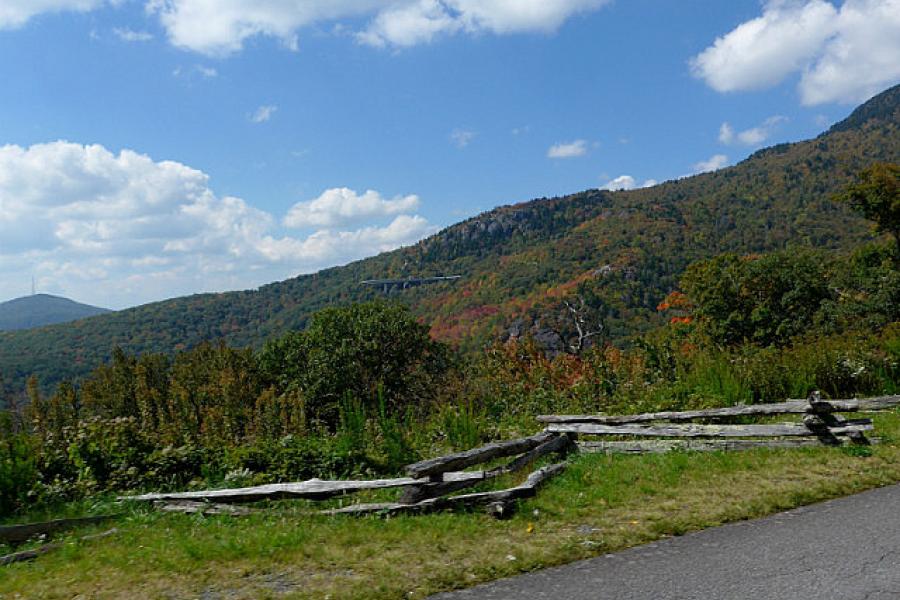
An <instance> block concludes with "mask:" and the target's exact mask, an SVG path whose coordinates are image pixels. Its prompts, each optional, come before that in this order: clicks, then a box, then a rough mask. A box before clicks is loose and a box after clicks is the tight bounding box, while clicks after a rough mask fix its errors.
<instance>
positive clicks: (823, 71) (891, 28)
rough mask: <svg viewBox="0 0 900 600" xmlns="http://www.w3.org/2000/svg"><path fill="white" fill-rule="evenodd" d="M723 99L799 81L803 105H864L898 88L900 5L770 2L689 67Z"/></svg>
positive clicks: (866, 0)
mask: <svg viewBox="0 0 900 600" xmlns="http://www.w3.org/2000/svg"><path fill="white" fill-rule="evenodd" d="M691 69H692V71H693V73H694V75H695V76H697V77H699V78H701V79H703V80H704V81H706V83H707V84H708V85H709V86H710V87H712V88H713V89H715V90H717V91H720V92H732V91H742V90H756V89H765V88H768V87H772V86H774V85H776V84H778V83H780V82H782V81H784V79H785V78H787V77H788V76H790V75H792V74H795V73H799V74H800V81H799V83H798V90H799V93H800V98H801V101H802V102H803V104H806V105H815V104H822V103H825V102H844V103H852V102H859V101H862V100H865V99H866V98H868V97H870V96H872V95H873V94H875V93H877V92H879V91H880V90H882V89H883V88H885V87H887V86H889V85H891V84H893V83H896V82H897V81H900V0H845V1H844V3H843V4H842V5H841V6H840V8H837V7H836V6H835V5H834V4H832V3H831V2H826V1H825V0H803V1H799V0H769V1H768V2H766V3H765V4H764V6H763V14H762V15H761V16H759V17H757V18H755V19H751V20H750V21H747V22H745V23H742V24H740V25H738V26H737V27H736V28H735V29H733V30H732V31H730V32H729V33H727V34H725V35H724V36H722V37H719V38H717V39H716V40H715V42H714V43H713V44H712V45H711V46H710V47H708V48H706V49H705V50H704V51H703V52H701V53H700V54H698V55H697V56H695V57H694V58H693V59H692V60H691Z"/></svg>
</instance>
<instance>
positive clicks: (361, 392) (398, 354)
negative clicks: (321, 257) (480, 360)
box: [259, 301, 450, 428]
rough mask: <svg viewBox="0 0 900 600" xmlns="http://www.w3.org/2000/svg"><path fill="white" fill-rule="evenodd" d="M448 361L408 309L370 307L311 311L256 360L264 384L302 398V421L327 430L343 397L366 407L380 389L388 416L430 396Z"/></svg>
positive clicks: (373, 402)
mask: <svg viewBox="0 0 900 600" xmlns="http://www.w3.org/2000/svg"><path fill="white" fill-rule="evenodd" d="M449 357H450V352H449V348H448V347H447V346H446V345H444V344H441V343H439V342H436V341H434V340H432V339H431V337H430V336H429V334H428V326H426V325H424V324H422V323H419V322H418V321H417V320H416V319H415V318H414V317H413V315H412V313H410V311H409V309H408V308H406V307H404V306H401V305H398V304H389V303H385V302H381V301H376V302H366V303H362V304H353V305H350V306H345V307H334V308H327V309H325V310H322V311H320V312H318V313H316V314H315V315H313V317H312V319H311V322H310V325H309V327H308V328H307V329H306V330H305V331H301V332H291V333H289V334H287V335H286V336H284V337H282V338H281V339H279V340H275V341H273V342H270V343H269V344H267V345H266V346H265V348H264V349H263V351H262V352H261V354H260V357H259V361H260V365H261V369H262V371H263V373H264V374H265V377H266V379H267V381H268V382H269V383H270V384H272V385H274V386H276V388H277V389H278V391H279V392H280V393H282V394H285V393H291V392H294V393H297V392H299V393H300V394H302V395H303V397H304V399H305V403H306V407H307V412H308V415H309V417H310V418H312V419H316V420H318V421H320V422H322V423H323V424H325V425H327V426H329V427H332V428H333V427H334V426H335V425H336V423H337V420H338V413H339V406H340V403H341V401H342V400H343V399H344V398H345V397H347V396H348V395H349V396H351V397H354V398H358V399H359V400H360V401H361V402H363V403H364V405H365V406H367V407H369V408H372V409H374V408H376V406H377V399H378V393H379V390H381V391H382V393H383V398H384V401H385V403H386V406H387V408H388V409H391V410H394V409H401V408H404V407H408V406H416V405H417V404H419V403H421V402H423V401H425V400H428V399H431V398H433V397H434V395H435V392H436V386H438V385H440V383H441V381H440V380H441V378H442V377H443V376H444V375H445V374H446V372H447V370H448V368H449Z"/></svg>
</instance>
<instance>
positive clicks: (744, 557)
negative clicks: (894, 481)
mask: <svg viewBox="0 0 900 600" xmlns="http://www.w3.org/2000/svg"><path fill="white" fill-rule="evenodd" d="M526 598H553V599H554V600H604V599H607V598H608V599H614V600H636V599H641V600H644V599H648V600H695V599H696V600H744V599H746V600H769V599H772V600H776V599H777V600H807V599H808V600H813V599H815V600H900V485H892V486H889V487H885V488H881V489H877V490H872V491H869V492H864V493H862V494H857V495H855V496H850V497H848V498H841V499H838V500H832V501H829V502H823V503H820V504H814V505H812V506H807V507H804V508H798V509H795V510H791V511H788V512H785V513H780V514H777V515H773V516H771V517H766V518H764V519H758V520H755V521H744V522H741V523H735V524H732V525H725V526H723V527H716V528H714V529H707V530H704V531H700V532H697V533H693V534H690V535H685V536H682V537H676V538H669V539H666V540H662V541H659V542H655V543H652V544H648V545H646V546H639V547H637V548H632V549H630V550H625V551H623V552H618V553H616V554H608V555H606V556H601V557H598V558H593V559H589V560H584V561H580V562H577V563H572V564H569V565H565V566H563V567H556V568H552V569H545V570H543V571H538V572H535V573H529V574H526V575H521V576H518V577H512V578H509V579H503V580H500V581H496V582H493V583H489V584H485V585H481V586H478V587H474V588H471V589H468V590H463V591H459V592H454V593H449V594H440V595H437V596H433V597H432V600H476V599H477V600H507V599H509V600H513V599H515V600H520V599H526Z"/></svg>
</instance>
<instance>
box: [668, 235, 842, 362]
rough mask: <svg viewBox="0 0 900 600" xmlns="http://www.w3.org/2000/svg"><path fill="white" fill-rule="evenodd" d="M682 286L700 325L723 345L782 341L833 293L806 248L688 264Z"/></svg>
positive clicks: (817, 259)
mask: <svg viewBox="0 0 900 600" xmlns="http://www.w3.org/2000/svg"><path fill="white" fill-rule="evenodd" d="M681 287H682V289H683V290H684V291H685V293H686V294H687V296H688V298H689V299H690V302H691V303H692V304H693V306H694V316H695V317H696V318H697V322H698V324H699V325H700V327H701V328H702V329H703V330H704V331H705V332H706V333H707V334H709V336H710V337H711V338H712V339H713V340H715V341H716V342H718V343H721V344H725V345H732V344H741V343H744V342H752V343H756V344H759V345H761V346H769V345H773V344H783V343H785V342H787V341H789V340H790V338H791V337H793V336H795V335H797V334H800V333H802V332H803V331H805V330H806V329H807V328H809V327H810V326H811V325H812V324H813V322H814V319H815V316H816V313H817V312H818V311H819V309H820V307H821V306H822V304H823V303H824V302H825V301H827V300H829V299H833V297H834V291H833V290H832V289H831V288H830V286H829V280H828V277H827V273H826V271H825V267H824V264H823V258H822V256H821V255H820V254H818V253H815V252H812V251H809V250H789V251H783V252H776V253H773V254H767V255H764V256H737V255H734V254H723V255H721V256H717V257H715V258H712V259H710V260H704V261H699V262H696V263H694V264H692V265H691V266H689V267H688V268H687V270H686V271H685V274H684V276H683V277H682V279H681Z"/></svg>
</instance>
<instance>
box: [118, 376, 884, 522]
mask: <svg viewBox="0 0 900 600" xmlns="http://www.w3.org/2000/svg"><path fill="white" fill-rule="evenodd" d="M898 405H900V396H881V397H877V398H865V399H856V398H854V399H848V400H822V398H821V397H820V396H819V394H818V393H813V394H811V395H810V397H809V398H807V399H806V400H788V401H786V402H780V403H776V404H755V405H746V406H731V407H726V408H714V409H704V410H693V411H679V412H673V411H668V412H656V413H644V414H637V415H543V416H540V417H538V421H539V422H542V423H545V424H546V428H545V429H544V431H541V432H540V433H538V434H535V435H532V436H528V437H525V438H521V439H516V440H509V441H504V442H495V443H491V444H486V445H484V446H480V447H478V448H473V449H471V450H465V451H462V452H456V453H453V454H449V455H446V456H440V457H437V458H431V459H428V460H423V461H420V462H417V463H414V464H411V465H408V466H407V467H406V475H407V476H406V477H399V478H394V479H378V480H372V481H323V480H319V479H311V480H309V481H302V482H295V483H277V484H270V485H261V486H253V487H244V488H236V489H224V490H206V491H193V492H174V493H155V494H142V495H139V496H126V497H122V498H121V499H122V500H137V501H149V502H154V503H156V505H157V506H158V507H159V508H160V509H162V510H172V511H180V512H201V513H205V514H233V515H240V514H247V512H248V511H244V510H237V508H238V507H232V508H229V507H230V505H232V504H235V503H246V502H256V501H260V500H278V499H291V498H294V499H306V500H326V499H329V498H334V497H337V496H343V495H346V494H351V493H356V492H361V491H365V490H381V489H390V488H400V489H402V492H401V493H400V496H399V499H398V500H397V501H396V502H383V503H375V504H355V505H351V506H346V507H341V508H335V509H331V510H327V511H324V512H325V513H326V514H330V515H339V514H354V515H363V514H381V515H393V514H421V513H426V512H433V511H437V510H448V509H457V508H471V507H475V506H487V507H488V512H489V513H490V514H493V515H495V516H503V515H505V514H508V513H509V509H510V507H511V504H512V503H513V502H514V501H516V500H518V499H521V498H528V497H531V496H533V495H534V494H535V493H536V490H537V489H538V487H539V486H540V485H541V484H542V483H543V482H544V481H546V480H547V479H548V478H550V477H552V476H553V475H556V474H557V473H559V472H560V471H562V469H563V468H564V467H565V463H564V462H557V463H555V464H552V465H549V466H545V467H543V468H541V469H538V470H536V471H534V472H533V473H531V474H530V475H529V476H528V477H527V478H526V480H525V481H524V482H523V483H522V484H520V485H517V486H514V487H511V488H507V489H502V490H494V491H485V492H475V493H466V494H459V495H452V494H454V493H455V492H459V491H462V490H465V489H467V488H471V487H473V486H476V485H480V484H483V483H484V482H486V481H489V480H491V479H494V478H497V477H500V476H501V475H506V474H509V473H516V472H519V471H521V470H524V469H526V468H528V467H529V466H530V465H533V464H534V463H535V462H537V461H538V460H540V459H543V458H544V457H546V456H549V455H553V454H556V455H561V456H564V455H565V454H566V453H568V452H569V451H570V450H573V449H576V448H577V449H578V450H580V451H583V452H603V453H609V454H642V453H659V452H670V451H673V450H690V451H719V450H726V451H731V450H749V449H754V448H763V447H767V448H798V447H807V446H818V445H822V444H826V445H841V444H870V443H875V442H877V441H878V439H877V438H868V437H866V433H867V432H871V431H872V430H873V427H874V425H873V424H872V420H871V419H868V418H858V419H846V418H844V417H842V416H839V414H838V413H851V412H858V411H878V410H885V409H889V408H893V407H896V406H898ZM773 415H803V419H802V422H791V423H758V424H745V423H727V422H723V421H727V420H728V419H733V418H742V419H743V418H746V417H749V416H762V417H769V416H773ZM692 421H702V422H700V423H694V422H692ZM585 436H589V437H597V436H600V437H603V436H607V437H610V436H611V437H613V438H614V439H611V440H601V441H596V440H582V439H581V438H583V437H585ZM620 438H637V439H624V440H623V439H620ZM646 438H657V439H646ZM507 457H514V458H512V460H510V461H509V462H507V463H505V464H501V465H499V466H495V467H492V468H489V469H484V470H477V471H466V470H464V469H467V468H469V467H473V466H475V465H481V464H484V463H490V462H494V463H495V464H496V462H495V461H497V460H498V459H502V458H507Z"/></svg>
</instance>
